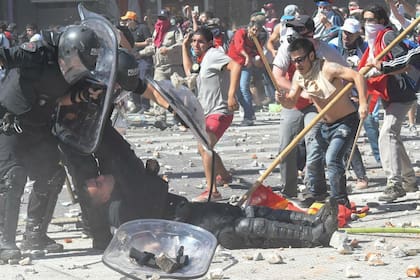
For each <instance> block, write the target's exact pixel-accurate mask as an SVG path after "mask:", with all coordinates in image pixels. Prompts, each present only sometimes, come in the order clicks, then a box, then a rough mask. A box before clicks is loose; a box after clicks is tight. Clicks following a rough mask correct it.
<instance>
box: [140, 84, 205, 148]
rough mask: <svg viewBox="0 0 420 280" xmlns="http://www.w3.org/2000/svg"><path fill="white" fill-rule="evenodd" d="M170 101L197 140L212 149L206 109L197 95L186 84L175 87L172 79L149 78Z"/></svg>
mask: <svg viewBox="0 0 420 280" xmlns="http://www.w3.org/2000/svg"><path fill="white" fill-rule="evenodd" d="M147 81H148V83H149V84H150V85H152V86H153V87H154V88H155V89H156V90H157V91H158V92H159V93H160V94H161V96H162V97H163V98H164V99H165V100H166V101H167V102H168V103H169V105H170V106H171V107H172V109H173V110H174V111H175V113H176V114H178V115H179V117H180V118H181V119H182V120H183V121H184V122H185V123H186V124H187V125H188V126H189V128H190V129H191V132H192V133H193V134H194V136H195V137H197V140H198V141H199V142H200V143H201V144H203V145H204V147H206V148H207V149H208V150H210V140H209V137H208V135H207V131H206V122H205V118H204V110H203V107H201V104H200V102H199V101H198V99H197V98H196V97H195V95H194V94H193V93H192V92H191V90H190V89H188V88H187V87H185V86H179V87H175V86H174V85H173V84H172V82H171V81H169V80H163V81H155V80H152V79H148V80H147Z"/></svg>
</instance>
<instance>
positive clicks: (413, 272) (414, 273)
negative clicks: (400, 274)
mask: <svg viewBox="0 0 420 280" xmlns="http://www.w3.org/2000/svg"><path fill="white" fill-rule="evenodd" d="M406 274H407V276H408V277H411V278H418V277H420V268H419V267H418V266H415V265H410V266H409V267H407V271H406Z"/></svg>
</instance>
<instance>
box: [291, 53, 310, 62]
mask: <svg viewBox="0 0 420 280" xmlns="http://www.w3.org/2000/svg"><path fill="white" fill-rule="evenodd" d="M307 57H308V53H307V54H305V55H302V56H299V57H296V58H292V59H291V61H292V63H294V64H301V63H303V62H304V61H305V60H306V58H307Z"/></svg>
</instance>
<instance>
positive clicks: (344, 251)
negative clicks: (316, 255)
mask: <svg viewBox="0 0 420 280" xmlns="http://www.w3.org/2000/svg"><path fill="white" fill-rule="evenodd" d="M337 252H338V253H339V254H341V255H350V254H352V253H353V248H352V247H351V246H350V245H348V244H341V245H340V246H339V247H338V248H337Z"/></svg>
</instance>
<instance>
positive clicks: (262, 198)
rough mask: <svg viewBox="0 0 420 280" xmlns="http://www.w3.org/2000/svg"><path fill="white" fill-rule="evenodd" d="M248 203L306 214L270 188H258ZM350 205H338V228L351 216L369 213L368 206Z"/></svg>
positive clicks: (347, 221) (313, 209)
mask: <svg viewBox="0 0 420 280" xmlns="http://www.w3.org/2000/svg"><path fill="white" fill-rule="evenodd" d="M249 201H250V202H249V205H255V206H266V207H269V208H271V209H286V210H290V211H296V212H306V211H305V210H303V209H301V208H299V207H298V206H296V205H294V204H293V203H292V202H290V201H288V200H287V199H286V198H285V197H283V196H282V195H280V194H276V193H274V192H273V190H272V189H271V187H268V186H264V185H259V186H258V188H257V189H256V190H255V192H254V193H253V194H252V195H251V197H250V200H249ZM350 205H351V208H347V207H346V206H344V205H341V204H339V205H338V215H337V219H338V227H339V228H342V227H344V226H346V225H347V224H348V223H349V222H350V221H351V214H353V213H354V214H367V213H368V211H369V207H368V206H364V207H362V208H361V209H359V210H357V209H356V204H355V203H354V202H351V203H350ZM310 209H311V210H312V211H313V212H315V213H316V212H317V211H318V210H319V209H316V208H314V207H312V208H310Z"/></svg>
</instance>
